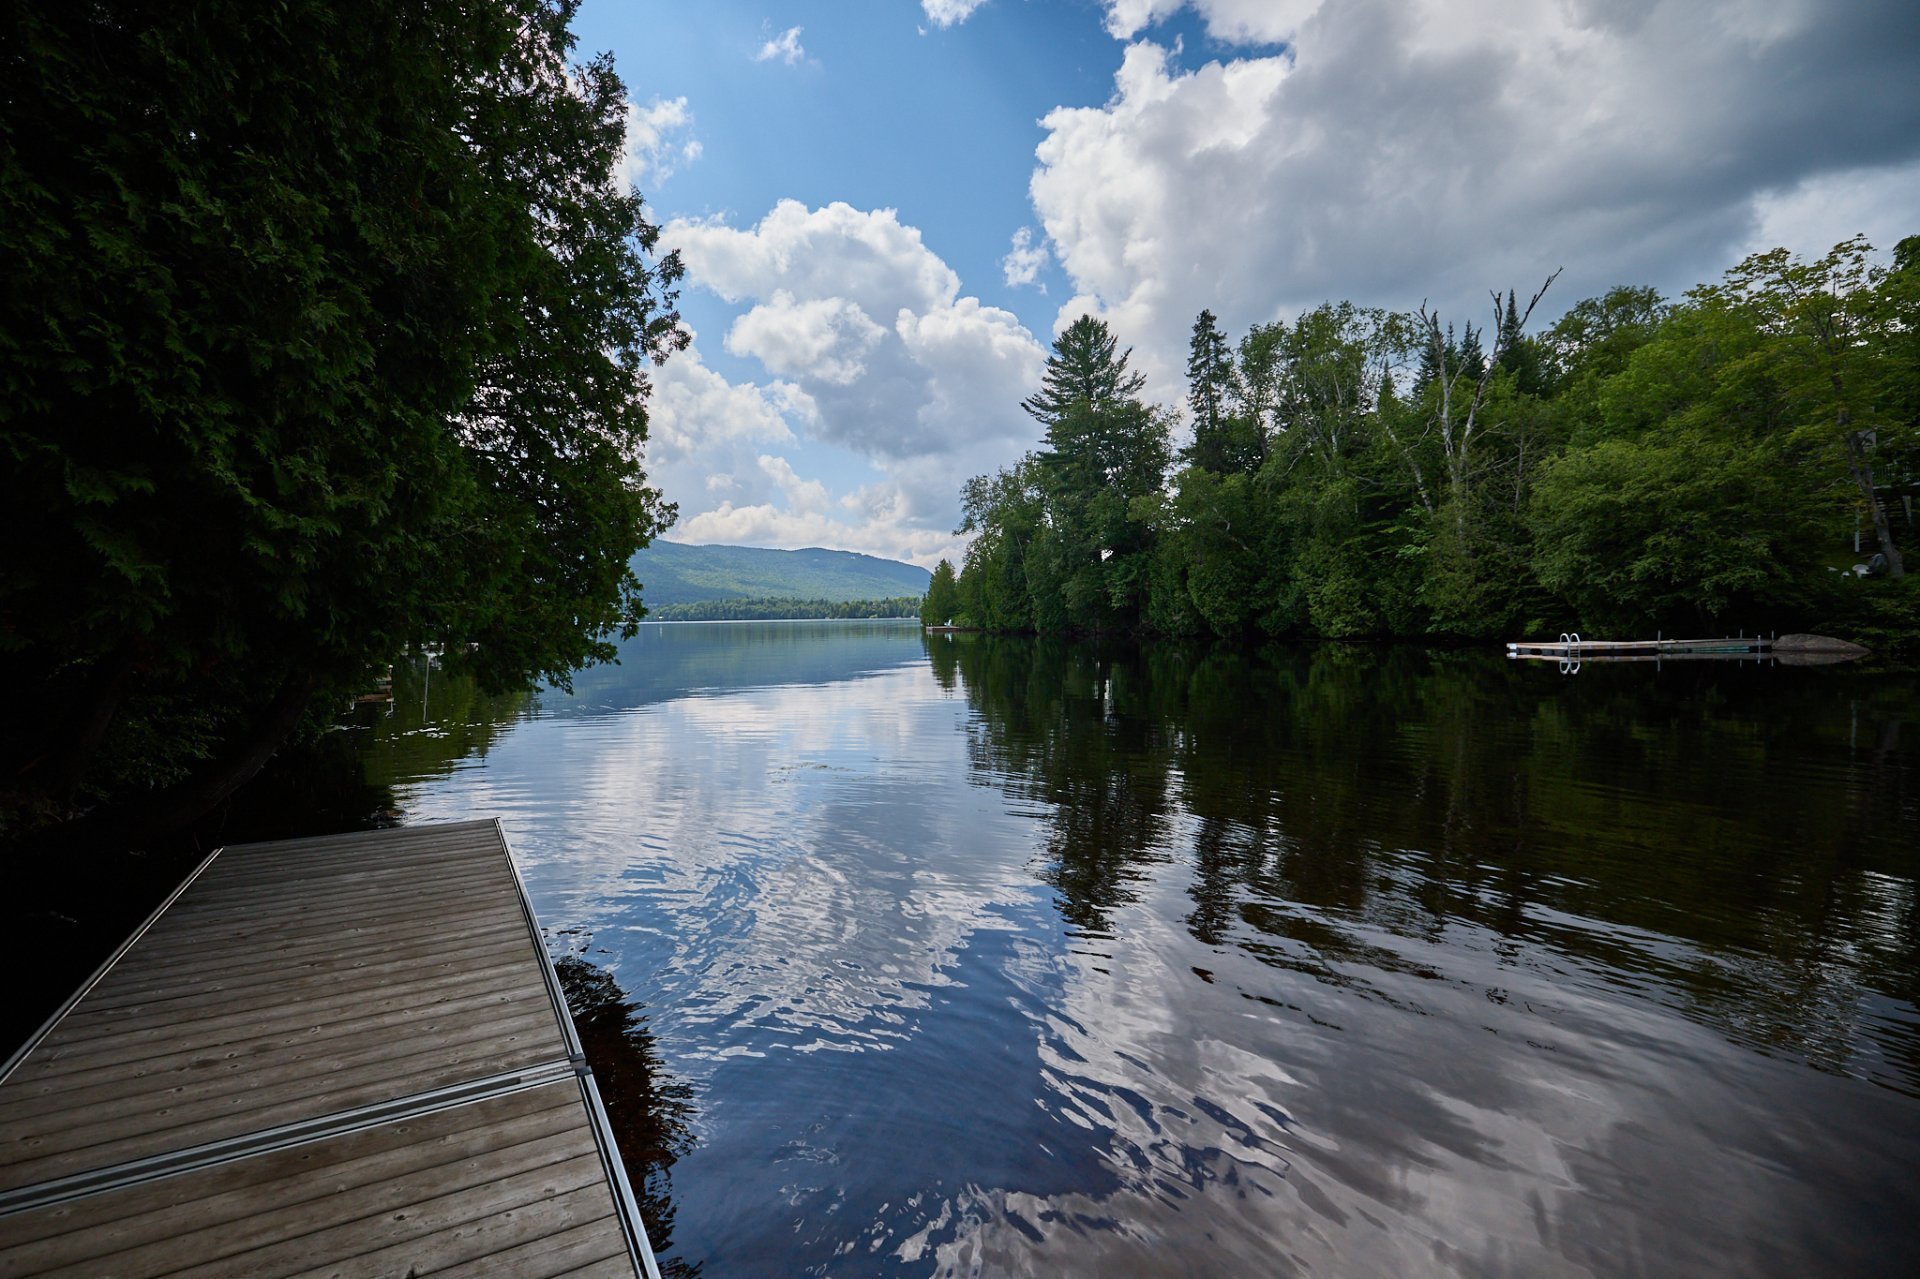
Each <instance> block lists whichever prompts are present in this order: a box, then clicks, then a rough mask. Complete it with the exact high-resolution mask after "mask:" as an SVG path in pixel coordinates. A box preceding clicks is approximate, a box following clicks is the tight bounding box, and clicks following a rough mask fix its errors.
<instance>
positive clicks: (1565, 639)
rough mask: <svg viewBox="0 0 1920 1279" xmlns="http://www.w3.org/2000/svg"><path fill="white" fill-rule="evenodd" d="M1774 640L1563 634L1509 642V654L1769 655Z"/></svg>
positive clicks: (1587, 657) (1551, 657) (1576, 658)
mask: <svg viewBox="0 0 1920 1279" xmlns="http://www.w3.org/2000/svg"><path fill="white" fill-rule="evenodd" d="M1772 650H1773V640H1772V639H1770V638H1768V637H1767V636H1764V635H1756V636H1753V637H1752V638H1751V639H1749V638H1748V637H1746V636H1744V635H1742V636H1737V637H1734V638H1725V637H1723V638H1720V639H1671V640H1670V639H1650V640H1590V639H1582V638H1580V637H1579V636H1578V635H1572V634H1568V635H1562V636H1561V637H1560V638H1559V639H1557V640H1522V641H1519V642H1516V643H1511V644H1508V645H1507V656H1508V657H1513V658H1534V659H1536V660H1541V661H1556V662H1569V661H1571V662H1580V661H1596V660H1600V659H1604V658H1612V659H1614V660H1634V659H1638V660H1640V661H1647V662H1652V661H1658V660H1660V659H1662V658H1675V657H1738V656H1741V655H1758V656H1767V655H1769V654H1770V653H1771V652H1772Z"/></svg>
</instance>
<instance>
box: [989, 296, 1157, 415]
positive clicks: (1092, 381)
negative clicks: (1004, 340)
mask: <svg viewBox="0 0 1920 1279" xmlns="http://www.w3.org/2000/svg"><path fill="white" fill-rule="evenodd" d="M1118 347H1119V343H1118V340H1117V339H1116V338H1115V337H1114V336H1113V331H1112V330H1111V329H1109V328H1108V327H1107V323H1106V321H1105V320H1096V319H1095V318H1093V317H1092V316H1091V315H1083V316H1081V317H1080V318H1079V319H1077V320H1075V321H1074V322H1073V323H1072V324H1070V325H1068V326H1067V328H1066V330H1065V331H1064V332H1062V333H1061V334H1060V336H1059V337H1057V338H1055V339H1054V342H1053V354H1052V355H1050V356H1048V357H1047V367H1046V371H1045V372H1044V373H1043V374H1042V375H1041V379H1040V389H1039V390H1038V391H1036V392H1035V393H1034V394H1032V395H1030V396H1028V397H1027V398H1026V399H1024V400H1022V401H1020V407H1021V408H1023V409H1025V410H1026V411H1027V412H1028V413H1029V414H1031V415H1032V416H1033V418H1034V419H1035V420H1036V421H1039V422H1041V423H1042V424H1044V425H1046V426H1049V427H1051V426H1052V425H1054V424H1055V423H1056V422H1059V421H1060V420H1061V419H1062V418H1064V417H1065V416H1066V415H1067V412H1068V411H1069V410H1070V409H1072V407H1073V405H1074V403H1075V402H1076V401H1082V400H1084V401H1085V402H1086V403H1088V404H1089V405H1092V406H1093V407H1095V408H1102V407H1105V406H1106V405H1109V404H1116V403H1119V402H1121V401H1123V400H1131V399H1133V398H1134V397H1135V396H1137V395H1139V394H1140V390H1141V388H1142V387H1144V386H1146V384H1147V379H1146V377H1145V376H1144V375H1142V374H1139V373H1130V372H1128V371H1127V360H1128V358H1129V357H1130V356H1132V354H1133V351H1132V348H1128V349H1127V350H1126V351H1124V352H1119V353H1118V354H1116V352H1117V351H1118Z"/></svg>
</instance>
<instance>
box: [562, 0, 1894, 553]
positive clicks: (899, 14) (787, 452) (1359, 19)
mask: <svg viewBox="0 0 1920 1279" xmlns="http://www.w3.org/2000/svg"><path fill="white" fill-rule="evenodd" d="M575 30H576V31H577V32H578V33H579V35H580V37H581V41H580V47H581V51H582V53H593V52H598V51H601V50H611V51H612V53H613V54H614V57H615V60H616V64H617V65H618V67H619V70H620V72H621V74H622V76H623V78H624V79H625V80H626V82H627V84H628V87H629V92H630V95H631V100H632V101H631V106H632V119H631V121H630V127H629V173H630V176H631V177H632V178H633V180H634V181H636V182H637V184H638V185H639V187H640V189H641V191H642V192H643V194H645V195H646V197H647V199H648V201H649V204H650V206H651V209H652V213H653V216H654V218H655V220H656V221H658V222H660V223H661V224H662V225H663V227H664V228H665V235H664V240H665V242H666V243H667V244H669V245H670V246H672V247H675V248H678V249H679V251H680V252H681V254H682V256H683V258H684V259H685V261H686V263H687V266H688V279H687V282H686V285H685V287H684V291H683V294H682V305H681V310H682V314H683V316H684V317H685V319H686V320H687V322H688V324H689V326H690V327H691V328H692V329H694V331H695V333H696V338H695V343H694V346H693V348H692V349H690V350H689V351H688V352H686V353H683V354H682V355H680V356H676V357H675V358H674V359H673V360H670V361H669V362H668V363H667V365H666V366H664V367H662V368H661V369H659V370H657V371H656V373H655V374H654V388H653V417H654V438H653V441H652V443H651V445H650V447H649V459H650V469H651V471H652V474H653V476H654V479H655V482H656V483H658V484H660V485H661V487H662V488H663V489H664V491H665V493H666V496H667V497H668V498H669V500H672V501H675V502H677V503H678V504H679V507H680V511H681V517H680V522H679V524H678V525H677V526H676V527H675V529H674V530H673V531H671V532H670V533H669V534H668V536H669V537H672V538H674V539H676V540H682V541H695V542H732V543H739V544H745V545H760V546H832V547H840V548H844V549H849V550H859V551H866V552H869V553H872V554H879V555H885V556H888V557H891V558H900V559H910V560H914V561H916V562H919V563H922V564H931V563H932V562H933V561H934V560H935V559H937V558H939V557H940V556H942V555H957V553H958V551H959V549H960V546H961V540H960V539H959V538H957V537H956V536H955V535H954V534H953V532H952V530H953V527H954V523H955V521H956V520H957V518H958V490H959V487H960V485H961V483H962V482H963V481H964V480H965V479H966V478H967V477H968V476H969V475H973V474H977V473H981V472H984V471H988V470H992V469H994V468H997V467H1000V466H1004V465H1007V464H1008V463H1010V462H1012V461H1013V460H1015V459H1016V458H1017V457H1018V456H1019V455H1020V454H1021V453H1022V452H1024V451H1025V450H1027V449H1030V448H1032V447H1034V445H1035V444H1036V443H1037V442H1038V433H1037V428H1036V427H1035V424H1034V423H1032V422H1031V420H1029V419H1027V418H1026V417H1025V415H1024V414H1022V413H1021V412H1020V411H1019V409H1018V401H1019V399H1020V397H1021V396H1023V395H1025V394H1027V393H1029V392H1030V391H1031V389H1032V387H1033V384H1034V381H1035V379H1036V378H1037V376H1038V371H1039V368H1040V365H1041V363H1042V361H1043V360H1044V358H1045V353H1046V348H1047V346H1048V344H1049V343H1050V342H1051V340H1052V337H1053V335H1054V333H1055V332H1056V331H1057V330H1058V329H1059V328H1060V327H1063V326H1064V325H1065V323H1067V322H1069V321H1070V320H1071V319H1073V318H1074V316H1076V315H1078V314H1081V313H1083V312H1092V313H1095V314H1099V315H1101V316H1103V317H1104V318H1105V319H1107V321H1108V322H1109V323H1110V324H1112V325H1113V326H1114V328H1115V330H1116V332H1118V333H1119V335H1120V337H1121V340H1122V342H1123V343H1124V344H1126V345H1130V346H1132V347H1133V348H1134V360H1135V363H1136V364H1137V365H1138V366H1139V367H1141V368H1142V369H1143V370H1144V371H1145V372H1147V373H1148V375H1149V377H1150V379H1151V380H1150V383H1149V392H1150V394H1152V395H1153V396H1154V397H1156V398H1158V399H1160V400H1161V401H1163V402H1168V403H1173V402H1177V401H1178V400H1179V399H1180V398H1181V396H1182V394H1183V391H1184V387H1183V386H1182V385H1181V380H1180V374H1181V370H1182V368H1183V366H1184V363H1185V342H1186V334H1187V331H1188V330H1189V328H1190V327H1191V325H1192V322H1193V317H1194V315H1195V314H1196V313H1197V312H1198V311H1199V310H1200V309H1201V308H1202V307H1209V308H1211V309H1213V310H1214V311H1215V312H1217V313H1218V314H1219V315H1220V316H1221V318H1222V320H1223V321H1224V322H1225V324H1226V325H1227V327H1228V328H1229V330H1230V331H1233V332H1239V331H1243V330H1244V329H1245V328H1246V327H1247V326H1248V325H1249V324H1252V323H1254V322H1257V321H1265V320H1270V319H1286V318H1290V317H1291V316H1293V315H1296V314H1298V313H1299V312H1300V311H1301V310H1303V309H1305V308H1307V307H1310V306H1312V305H1314V304H1315V303H1317V302H1319V301H1322V300H1325V299H1328V298H1343V297H1345V298H1352V299H1354V300H1356V301H1360V302H1364V303H1369V304H1378V305H1386V306H1393V307H1399V308H1407V309H1411V308H1412V307H1414V306H1416V305H1418V304H1420V303H1421V302H1422V301H1427V302H1430V303H1433V304H1435V305H1438V306H1440V307H1441V308H1442V309H1443V310H1444V311H1446V312H1447V313H1449V314H1459V315H1462V316H1463V317H1465V318H1473V319H1476V320H1477V319H1479V318H1481V317H1480V314H1479V313H1480V311H1481V310H1482V309H1484V307H1485V305H1486V303H1485V298H1486V291H1487V290H1488V289H1490V288H1495V287H1498V288H1502V289H1504V288H1506V287H1509V286H1512V287H1515V288H1517V289H1519V290H1520V291H1521V292H1522V293H1525V292H1527V291H1529V288H1530V287H1531V286H1535V285H1537V284H1538V282H1539V281H1540V280H1541V279H1542V278H1544V277H1545V276H1546V275H1547V273H1548V272H1550V271H1552V270H1553V269H1554V268H1556V267H1564V268H1566V273H1565V274H1564V275H1563V276H1562V277H1561V279H1560V281H1559V282H1558V283H1556V285H1555V286H1554V292H1553V294H1551V295H1550V297H1549V301H1548V302H1547V303H1546V304H1543V312H1542V313H1543V314H1546V315H1548V316H1551V315H1554V314H1557V313H1558V312H1559V311H1560V310H1563V309H1564V308H1565V307H1566V306H1569V305H1571V304H1572V303H1573V302H1575V301H1577V300H1578V299H1579V298H1581V297H1585V296H1590V295H1592V294H1594V293H1597V292H1599V291H1600V290H1602V289H1604V288H1606V287H1608V286H1609V285H1612V284H1616V283H1644V284H1653V285H1656V286H1658V287H1660V288H1662V289H1663V290H1664V291H1666V292H1668V293H1678V292H1679V291H1681V290H1683V289H1685V288H1686V287H1688V286H1689V285H1691V284H1694V283H1698V282H1700V281H1702V280H1706V279H1710V278H1712V277H1714V276H1717V275H1718V274H1719V272H1720V271H1722V270H1724V269H1725V268H1726V267H1728V266H1730V265H1732V264H1733V263H1734V262H1735V261H1737V260H1738V259H1739V258H1740V257H1741V256H1743V255H1744V254H1745V253H1747V252H1749V251H1752V250H1753V249H1756V248H1764V247H1771V246H1772V245H1774V244H1785V245H1787V246H1788V247H1790V248H1793V249H1795V250H1797V251H1801V252H1807V253H1817V252H1819V251H1821V250H1823V249H1824V248H1826V247H1828V246H1829V245H1830V244H1832V243H1833V242H1835V241H1837V240H1839V239H1841V238H1843V237H1845V236H1847V235H1850V234H1853V233H1855V232H1866V233H1867V234H1868V235H1869V236H1871V237H1873V238H1874V239H1875V242H1876V243H1879V244H1882V245H1883V247H1884V246H1890V245H1891V243H1892V242H1893V240H1894V239H1896V238H1898V237H1899V236H1901V235H1906V234H1912V233H1915V232H1920V90H1917V89H1916V88H1915V87H1914V82H1915V80H1916V77H1915V76H1914V75H1913V68H1914V67H1915V66H1920V6H1915V5H1913V4H1912V3H1910V0H1824V2H1822V0H1738V2H1728V3H1714V2H1713V0H1619V2H1617V3H1609V2H1607V0H1561V2H1560V3H1556V4H1547V3H1541V2H1540V0H1481V2H1479V3H1460V2H1459V0H1397V2H1394V3H1389V2H1387V0H1325V2H1324V3H1322V0H838V2H835V3H779V2H773V0H757V2H753V3H739V2H736V0H701V2H700V3H697V4H688V3H652V2H649V3H633V2H632V0H626V2H619V0H589V2H588V3H587V4H586V5H585V7H584V8H583V10H582V12H581V13H580V15H579V17H578V19H577V20H576V22H575Z"/></svg>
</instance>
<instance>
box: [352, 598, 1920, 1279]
mask: <svg viewBox="0 0 1920 1279" xmlns="http://www.w3.org/2000/svg"><path fill="white" fill-rule="evenodd" d="M435 678H436V679H437V677H435ZM421 697H422V690H421V688H420V687H419V685H418V683H417V682H411V681H406V680H403V681H402V685H401V688H400V690H399V698H398V701H397V703H396V706H395V708H394V710H393V713H392V714H391V715H390V716H386V717H378V716H376V717H375V718H374V719H373V720H372V722H371V724H370V725H369V726H363V727H361V728H359V729H356V730H354V733H355V735H356V736H357V737H358V738H360V739H361V741H362V746H363V753H364V757H365V758H366V759H367V761H368V767H369V769H370V773H371V777H370V780H372V781H374V782H376V783H378V784H381V785H385V786H389V787H391V788H392V794H393V802H394V803H395V804H396V805H397V806H398V807H399V808H400V809H401V810H402V811H403V820H405V821H406V822H408V823H414V822H423V821H433V820H442V819H457V818H468V817H476V816H487V815H499V816H500V817H502V818H503V819H504V821H505V825H506V829H507V833H508V836H509V838H510V840H511V841H512V844H513V847H514V850H515V853H516V855H517V857H518V859H519V861H520V863H521V865H522V869H523V873H524V874H525V876H526V879H527V881H528V886H529V889H530V891H531V893H532V895H533V898H534V904H535V907H536V909H537V910H538V911H539V914H540V917H541V920H542V922H543V923H544V924H545V925H546V926H547V928H548V929H549V940H550V942H551V944H552V946H553V948H554V950H555V952H556V954H558V955H562V956H564V957H565V960H564V964H563V968H564V972H565V976H566V980H567V983H568V986H569V990H570V991H571V992H572V994H573V997H574V1000H575V1002H576V1005H577V1007H578V1009H579V1011H580V1012H581V1014H582V1020H583V1022H584V1023H585V1024H584V1031H585V1035H586V1038H587V1040H588V1042H589V1051H590V1054H591V1055H592V1057H593V1059H594V1061H595V1069H596V1073H597V1074H598V1075H599V1076H600V1078H601V1082H602V1087H603V1088H604V1089H605V1090H606V1092H607V1093H608V1102H609V1108H610V1110H611V1111H612V1112H613V1114H614V1118H615V1122H616V1125H617V1126H618V1127H619V1129H620V1133H621V1141H622V1146H623V1149H624V1150H625V1151H626V1153H627V1156H628V1160H629V1164H630V1168H631V1171H632V1173H633V1177H634V1180H635V1182H636V1186H637V1188H639V1189H640V1191H641V1194H642V1198H643V1200H644V1201H645V1202H644V1206H645V1208H646V1209H647V1211H648V1213H649V1216H650V1217H651V1219H652V1232H653V1235H654V1244H655V1247H656V1249H658V1250H659V1251H660V1252H661V1254H662V1259H663V1261H665V1262H666V1263H667V1266H668V1269H669V1272H670V1273H673V1272H678V1273H682V1274H691V1273H699V1274H702V1275H705V1276H709V1277H710V1279H722V1277H723V1276H724V1277H726V1279H733V1277H735V1276H788V1275H803V1274H820V1275H849V1276H851V1275H913V1276H923V1275H973V1274H982V1275H1002V1274H1038V1275H1168V1276H1202V1275H1221V1276H1229V1275H1231V1276H1242V1275H1247V1276H1255V1275H1257V1276H1265V1275H1287V1274H1337V1275H1375V1274H1378V1275H1396V1274H1401V1275H1404V1274H1449V1273H1457V1274H1462V1275H1501V1274H1514V1275H1553V1274H1586V1273H1596V1274H1656V1275H1756V1274H1767V1275H1794V1276H1800V1275H1822V1274H1831V1275H1882V1274H1884V1275H1905V1274H1915V1273H1920V1012H1917V1011H1916V1005H1917V1004H1920V999H1917V998H1916V996H1917V994H1920V904H1917V902H1916V878H1917V877H1920V685H1916V683H1915V682H1914V681H1913V680H1911V679H1909V678H1900V677H1886V676H1882V677H1875V676H1872V675H1869V674H1865V673H1862V672H1859V671H1857V670H1850V671H1832V670H1825V671H1820V670H1816V671H1807V670H1788V669H1778V668H1756V667H1754V666H1751V665H1748V666H1733V665H1726V664H1708V663H1698V664H1692V665H1688V666H1684V667H1678V668H1675V667H1669V668H1667V669H1665V670H1661V671H1654V670H1651V669H1649V668H1646V667H1641V666H1627V667H1616V668H1601V667H1592V666H1589V667H1588V668H1587V669H1586V670H1585V671H1583V672H1581V673H1580V674H1579V675H1577V676H1571V677H1569V676H1563V675H1561V674H1560V673H1559V672H1558V671H1557V670H1555V669H1554V668H1553V667H1552V666H1551V665H1548V666H1524V667H1522V666H1515V665H1510V664H1508V663H1506V662H1505V661H1503V660H1502V659H1500V658H1498V657H1494V656H1489V655H1485V654H1446V653H1432V652H1425V651H1418V650H1406V649H1394V650H1357V649H1345V648H1327V649H1321V650H1317V651H1311V652H1308V651H1301V652H1270V653H1267V654H1263V655H1236V654H1232V653H1222V652H1212V653H1183V652H1179V651H1175V650H1170V649H1149V650H1145V651H1144V652H1143V651H1140V650H1130V649H1115V650H1111V651H1108V650H1100V649H1094V648H1091V647H1073V646H1067V645H1057V644H1048V643H1040V642H1034V641H1028V640H994V639H989V638H986V637H975V636H960V637H953V638H946V637H935V638H932V639H928V638H923V637H922V636H921V634H920V633H919V631H918V628H917V627H913V626H898V625H887V624H861V623H791V624H778V623H776V624H748V625H683V626H672V627H648V628H645V629H644V630H643V632H642V634H641V635H640V636H639V638H637V639H636V640H635V641H633V642H632V643H630V644H629V645H628V646H627V649H626V653H625V664H624V665H622V666H620V667H617V668H605V669H600V670H595V671H590V672H587V673H585V674H583V675H582V676H581V677H580V679H579V681H578V684H577V688H576V692H575V695H574V696H572V697H567V696H563V695H560V694H556V693H542V694H538V695H536V696H534V697H531V698H508V699H496V700H493V701H484V700H480V699H475V698H473V697H471V696H470V694H469V693H468V692H467V691H466V690H465V689H464V688H463V687H462V686H460V685H458V684H455V683H451V682H448V681H439V683H438V685H437V686H434V685H430V686H429V687H428V688H427V689H426V690H425V701H424V705H425V709H426V712H427V713H426V715H425V717H424V719H423V717H422V714H421V710H422V702H421V701H420V700H419V699H420V698H421Z"/></svg>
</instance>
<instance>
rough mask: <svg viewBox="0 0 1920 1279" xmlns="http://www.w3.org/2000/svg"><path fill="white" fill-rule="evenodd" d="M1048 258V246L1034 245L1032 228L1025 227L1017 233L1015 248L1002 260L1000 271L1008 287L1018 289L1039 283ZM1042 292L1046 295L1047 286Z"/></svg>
mask: <svg viewBox="0 0 1920 1279" xmlns="http://www.w3.org/2000/svg"><path fill="white" fill-rule="evenodd" d="M1047 257H1048V254H1047V246H1046V245H1045V244H1036V243H1034V239H1033V228H1032V227H1026V226H1023V227H1021V228H1020V229H1019V230H1018V231H1015V232H1014V233H1013V247H1012V248H1011V249H1009V250H1008V251H1007V256H1006V257H1004V258H1001V259H1000V271H1001V273H1002V274H1003V275H1004V276H1005V277H1006V281H1007V287H1008V288H1010V289H1017V288H1020V287H1022V286H1023V285H1029V284H1037V283H1039V279H1040V270H1041V268H1042V267H1044V266H1046V264H1047ZM1040 291H1041V292H1042V293H1045V292H1046V291H1047V286H1046V285H1044V284H1041V285H1040Z"/></svg>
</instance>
